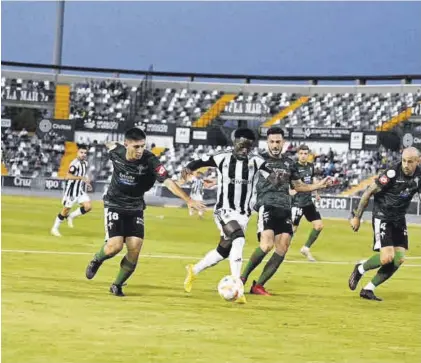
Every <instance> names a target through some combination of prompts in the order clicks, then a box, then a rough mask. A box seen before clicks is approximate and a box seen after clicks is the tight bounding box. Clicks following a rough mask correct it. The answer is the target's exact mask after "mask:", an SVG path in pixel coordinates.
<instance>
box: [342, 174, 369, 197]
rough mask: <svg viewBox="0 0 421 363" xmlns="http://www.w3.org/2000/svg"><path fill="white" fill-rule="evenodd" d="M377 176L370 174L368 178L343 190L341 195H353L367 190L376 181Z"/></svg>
mask: <svg viewBox="0 0 421 363" xmlns="http://www.w3.org/2000/svg"><path fill="white" fill-rule="evenodd" d="M375 177H376V176H375V175H373V176H370V177H368V178H367V179H364V180H362V181H361V182H360V183H359V184H358V185H355V186H353V187H351V188H349V189H347V190H345V191H343V192H342V193H341V194H339V195H340V196H342V197H351V196H353V195H354V194H356V193H358V192H361V191H363V190H365V189H366V188H367V187H368V186H369V185H370V184H371V183H372V182H373V181H374V178H375Z"/></svg>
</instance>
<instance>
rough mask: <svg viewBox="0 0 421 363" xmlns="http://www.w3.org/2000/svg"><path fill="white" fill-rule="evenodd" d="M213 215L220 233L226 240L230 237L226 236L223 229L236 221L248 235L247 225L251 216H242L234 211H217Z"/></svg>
mask: <svg viewBox="0 0 421 363" xmlns="http://www.w3.org/2000/svg"><path fill="white" fill-rule="evenodd" d="M213 215H214V220H215V223H216V225H217V226H218V229H219V231H220V232H221V236H223V237H224V238H225V239H228V236H226V235H225V233H224V230H223V227H224V226H225V225H226V224H227V223H228V222H231V221H236V222H237V223H238V224H239V225H240V227H241V229H242V230H243V232H244V234H245V233H246V230H247V224H248V222H249V219H250V216H249V215H247V214H241V213H240V212H237V211H236V210H234V209H216V210H215V211H214V213H213Z"/></svg>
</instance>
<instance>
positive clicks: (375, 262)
mask: <svg viewBox="0 0 421 363" xmlns="http://www.w3.org/2000/svg"><path fill="white" fill-rule="evenodd" d="M381 265H382V263H381V262H380V253H376V254H375V255H373V256H371V257H370V258H369V259H368V260H367V261H365V262H364V263H363V269H364V271H368V270H373V269H375V268H378V267H380V266H381Z"/></svg>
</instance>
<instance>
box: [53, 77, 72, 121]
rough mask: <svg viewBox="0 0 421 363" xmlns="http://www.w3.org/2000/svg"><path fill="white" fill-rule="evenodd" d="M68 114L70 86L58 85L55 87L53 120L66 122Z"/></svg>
mask: <svg viewBox="0 0 421 363" xmlns="http://www.w3.org/2000/svg"><path fill="white" fill-rule="evenodd" d="M69 112H70V86H69V85H66V84H58V85H57V86H56V94H55V107H54V118H55V119H57V120H68V119H69Z"/></svg>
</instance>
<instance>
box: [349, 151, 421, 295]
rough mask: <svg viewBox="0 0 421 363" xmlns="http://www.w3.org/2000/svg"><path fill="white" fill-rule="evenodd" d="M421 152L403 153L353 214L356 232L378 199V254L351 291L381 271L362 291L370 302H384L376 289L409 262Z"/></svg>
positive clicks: (355, 276) (361, 267)
mask: <svg viewBox="0 0 421 363" xmlns="http://www.w3.org/2000/svg"><path fill="white" fill-rule="evenodd" d="M419 158H420V152H419V151H418V150H417V149H416V148H414V147H409V148H407V149H405V150H404V151H403V153H402V161H401V162H399V163H398V164H395V165H393V166H392V167H390V168H388V169H387V170H385V171H384V172H383V173H381V174H380V175H379V176H378V178H376V179H375V180H374V182H373V183H372V184H371V185H370V186H369V187H368V188H367V190H366V191H365V192H364V194H363V195H362V197H361V200H360V203H359V205H358V207H357V208H356V209H355V210H354V211H353V212H352V218H351V220H350V223H351V227H352V229H353V231H354V232H357V231H358V230H359V228H360V222H361V216H362V214H363V213H364V209H365V208H366V207H367V205H368V201H369V200H370V197H371V196H374V208H373V231H374V246H373V250H374V251H377V252H379V251H380V253H376V254H375V255H373V256H371V257H370V258H369V259H368V260H367V261H365V262H364V263H358V264H357V265H355V267H354V271H352V274H351V276H350V278H349V281H348V284H349V288H350V289H351V290H355V289H356V288H357V285H358V282H359V281H360V279H361V278H362V277H363V275H364V273H365V272H366V271H369V270H374V269H377V268H378V270H377V274H376V275H375V276H374V277H373V279H372V280H371V281H370V282H369V283H368V284H367V285H366V286H364V288H363V289H362V290H361V291H360V297H362V298H363V299H367V300H376V301H381V300H382V299H381V298H379V297H378V296H376V295H375V294H374V289H375V288H376V287H377V286H379V285H380V284H382V283H384V282H385V281H387V280H388V279H389V278H390V277H392V276H393V274H394V273H395V272H396V271H397V270H398V269H399V267H400V266H401V265H402V263H403V262H404V260H405V251H406V250H407V249H408V230H407V228H406V219H405V214H406V211H407V210H408V208H409V205H410V204H411V200H412V198H413V197H414V195H415V194H416V193H418V196H419V197H420V195H421V167H420V166H419V165H418V164H419V160H420V159H419Z"/></svg>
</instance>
